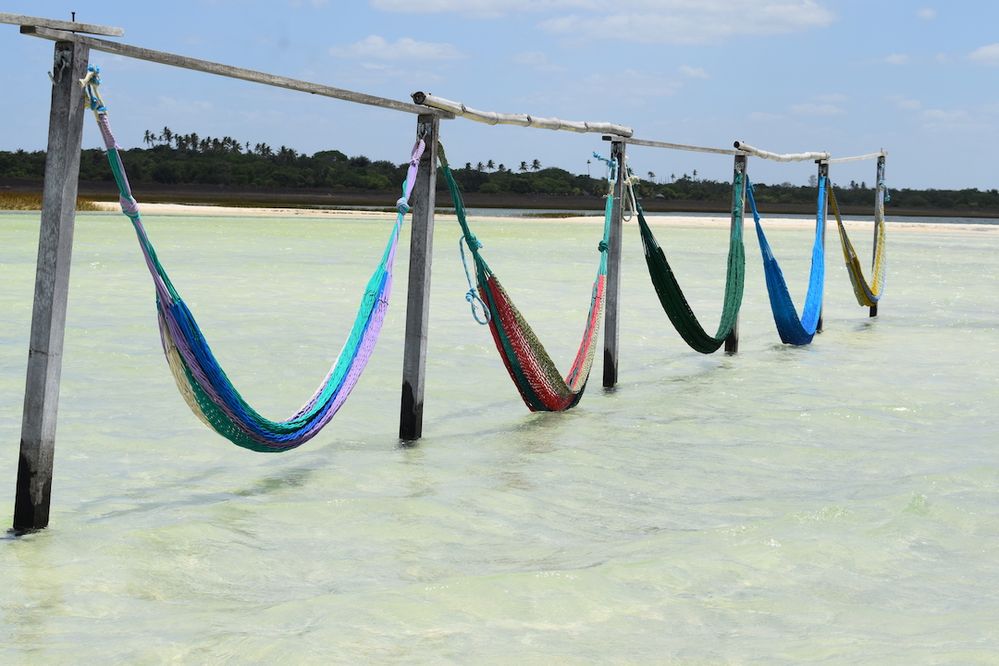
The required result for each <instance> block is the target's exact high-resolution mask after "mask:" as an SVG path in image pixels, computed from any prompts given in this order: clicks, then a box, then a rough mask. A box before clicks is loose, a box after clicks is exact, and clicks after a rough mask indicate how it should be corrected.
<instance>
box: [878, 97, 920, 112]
mask: <svg viewBox="0 0 999 666" xmlns="http://www.w3.org/2000/svg"><path fill="white" fill-rule="evenodd" d="M885 99H886V100H888V101H889V102H891V103H892V104H894V105H895V107H896V108H898V109H901V110H903V111H918V110H919V109H921V108H923V104H922V102H920V101H919V100H918V99H909V98H907V97H903V96H901V95H889V96H888V97H886V98H885Z"/></svg>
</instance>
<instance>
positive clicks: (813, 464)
mask: <svg viewBox="0 0 999 666" xmlns="http://www.w3.org/2000/svg"><path fill="white" fill-rule="evenodd" d="M390 224H391V223H390V222H389V221H388V219H387V218H386V220H385V221H372V220H366V221H361V220H345V221H335V222H334V221H321V220H303V219H292V220H280V219H243V220H236V219H226V218H210V219H209V218H205V219H197V218H183V217H156V216H150V217H149V218H148V220H147V226H148V228H149V232H150V235H151V237H152V239H153V241H154V243H155V244H156V246H157V249H158V250H159V253H160V257H161V259H162V260H163V262H164V264H165V265H166V266H167V267H168V270H170V271H171V275H172V277H173V279H174V282H175V284H176V285H177V286H178V288H179V289H180V290H181V292H182V293H183V294H184V295H185V297H186V299H187V301H188V303H189V305H190V306H191V308H192V309H193V310H194V312H195V313H196V314H197V315H198V317H199V321H200V323H201V325H202V328H203V329H204V330H205V332H206V334H207V335H208V336H209V339H210V340H211V342H212V344H213V347H214V348H215V350H216V352H217V354H218V355H219V357H220V358H221V360H222V362H223V363H224V364H225V365H226V366H227V368H228V369H229V371H230V376H231V377H232V378H233V380H234V381H235V382H236V384H237V385H238V386H239V387H240V389H241V390H242V391H243V392H244V395H246V396H247V397H248V398H249V399H250V400H251V401H252V402H254V403H255V404H256V405H258V406H259V408H260V409H261V410H262V411H264V412H265V413H267V414H270V415H273V416H284V415H287V414H290V413H291V412H293V411H294V410H295V409H296V408H297V407H298V404H299V403H300V402H301V401H302V400H304V399H305V398H306V397H307V396H308V395H310V394H311V391H312V389H313V388H314V385H315V384H317V383H318V382H319V381H320V380H321V379H322V377H323V375H324V373H325V370H326V368H327V367H328V366H329V364H330V362H331V361H332V359H333V357H334V356H335V354H336V352H337V350H338V349H339V345H340V343H341V342H342V337H343V335H344V334H345V332H346V330H347V328H348V327H349V325H350V323H351V321H352V319H353V314H354V309H355V307H356V305H357V300H358V298H359V295H360V291H361V289H362V288H363V285H364V282H365V280H366V279H367V276H368V274H369V273H370V270H371V268H372V266H373V264H374V261H375V260H376V257H377V256H378V254H379V252H380V250H381V247H382V245H383V243H384V239H385V236H386V235H387V233H388V229H389V226H390ZM476 231H477V232H478V234H479V236H480V237H481V238H482V240H483V242H484V243H485V250H484V252H485V253H486V256H487V258H488V259H489V261H490V265H491V266H492V267H493V269H494V270H495V271H496V272H497V274H498V275H499V276H500V278H501V279H502V280H503V281H504V284H505V285H506V287H507V288H508V290H509V291H510V292H511V295H512V296H513V298H514V299H515V300H516V302H517V303H518V305H519V306H520V307H521V309H522V310H523V311H524V312H525V314H526V315H527V316H528V317H529V319H530V320H531V322H532V324H533V325H534V327H535V330H536V331H537V332H538V334H539V335H540V336H541V337H542V339H543V340H544V341H545V343H546V345H547V347H548V349H549V350H550V351H551V352H552V354H553V356H554V357H555V358H557V359H561V360H562V363H563V365H566V366H567V365H568V364H569V362H570V360H571V356H572V354H573V352H574V350H575V347H576V345H577V344H578V341H579V335H580V333H581V331H582V328H583V325H584V318H585V315H586V308H587V306H588V304H589V290H590V285H591V281H592V278H593V273H594V271H595V269H596V261H597V252H596V243H597V241H598V240H599V236H600V228H599V226H598V225H596V224H576V225H571V224H565V223H561V222H557V221H544V222H538V221H523V220H504V221H502V222H491V223H480V224H478V225H476ZM657 233H658V235H659V238H660V242H661V243H662V244H663V245H664V247H666V248H667V251H668V252H669V253H670V255H671V259H672V260H673V262H674V264H675V269H676V270H677V273H678V275H679V276H680V278H681V281H682V283H683V284H684V286H685V288H686V289H687V290H688V293H689V295H690V296H691V300H692V303H693V305H694V307H695V309H696V310H697V311H698V312H700V313H703V316H704V319H705V320H706V322H708V323H707V324H706V327H708V328H713V326H714V322H715V321H716V317H717V310H718V307H719V306H720V302H721V287H722V284H723V281H724V257H725V252H726V247H725V245H726V234H725V231H724V230H721V229H718V228H714V229H712V228H701V229H696V228H667V227H658V228H657ZM856 235H857V238H856V239H855V240H856V242H857V244H858V245H859V246H860V247H861V251H862V252H869V251H870V246H869V241H870V238H869V234H868V233H866V232H865V233H863V234H859V233H858V234H856ZM457 237H458V232H457V229H456V227H455V225H454V224H453V223H452V222H450V221H448V220H446V219H439V220H438V229H437V234H436V238H435V249H436V250H437V257H436V258H437V262H436V264H435V271H434V278H433V280H434V282H433V301H432V306H431V322H430V338H429V362H428V375H427V393H426V413H425V425H424V435H425V436H424V439H423V440H421V441H420V443H419V445H418V446H416V447H414V448H403V447H400V446H399V443H398V440H397V439H396V433H397V419H398V410H399V387H400V381H401V375H400V373H401V369H400V367H401V359H402V330H403V326H404V307H402V306H403V305H404V303H405V298H404V295H405V288H406V285H405V282H406V279H405V278H406V275H405V274H406V266H407V263H406V255H407V249H408V234H407V236H406V237H404V238H403V242H402V245H401V251H400V256H399V262H398V264H397V269H398V275H397V283H396V289H395V293H394V305H393V307H392V308H391V309H390V312H389V315H388V318H387V320H386V324H385V329H384V332H383V336H382V340H381V341H380V343H379V347H378V349H377V351H376V353H375V355H374V357H373V358H372V361H371V363H370V365H369V367H368V370H367V372H366V374H365V376H364V378H363V379H362V380H361V382H360V384H359V386H358V387H357V389H356V390H355V392H354V395H353V397H352V398H351V400H350V401H348V403H347V405H346V406H345V408H344V409H343V411H342V412H341V413H340V414H339V415H338V417H337V418H336V419H335V420H334V421H333V423H332V424H331V425H330V426H329V427H328V428H327V429H326V430H325V431H324V433H323V434H321V435H320V436H319V437H317V438H316V439H314V440H313V441H312V442H310V443H308V444H306V445H305V446H304V447H302V448H300V449H297V450H295V451H293V452H290V453H286V454H281V455H266V454H254V453H250V452H247V451H244V450H242V449H238V448H236V447H234V446H232V445H230V444H229V443H228V442H226V441H225V440H223V439H220V438H218V437H217V436H215V435H213V434H212V433H211V432H209V431H208V430H206V429H205V428H204V427H203V426H202V425H201V424H200V423H199V422H198V421H197V420H196V419H195V418H194V417H193V416H192V415H191V414H190V412H189V411H188V410H187V407H186V406H185V405H184V403H183V401H182V400H181V398H180V397H179V395H178V394H177V392H176V390H175V388H174V386H173V384H172V379H171V377H170V375H169V373H168V372H167V369H166V366H165V363H164V361H163V358H162V355H161V352H160V351H159V340H158V333H157V330H156V323H155V310H154V305H153V295H152V289H151V286H150V284H149V282H148V278H147V276H146V275H145V274H144V271H145V267H144V265H143V264H142V262H141V259H140V256H139V253H138V249H137V247H136V245H135V241H134V238H133V237H132V236H131V232H130V230H129V228H128V224H127V221H126V220H124V219H123V218H122V217H120V216H112V215H97V214H86V215H81V216H80V217H79V218H78V224H77V235H76V245H75V254H74V257H73V261H74V263H73V275H72V286H71V294H70V305H69V316H68V332H67V340H66V349H65V361H64V369H63V390H62V398H61V403H60V412H59V426H58V443H57V449H56V467H55V480H54V490H53V510H52V522H51V527H50V529H48V530H46V531H44V532H41V533H37V534H34V535H30V536H27V537H23V538H20V539H14V538H12V537H9V536H8V537H6V538H4V537H2V536H0V571H2V572H3V581H4V584H3V585H2V586H0V662H3V663H11V662H13V663H20V662H23V663H39V664H42V663H44V664H49V663H92V662H96V661H98V660H101V661H113V662H123V663H159V662H164V661H167V662H169V661H176V662H181V663H192V662H193V663H206V662H207V663H219V662H229V661H232V662H236V663H242V662H253V663H258V662H277V661H281V662H289V663H330V662H333V663H358V662H372V661H373V662H386V661H405V662H433V663H551V662H557V663H590V662H595V661H596V662H617V663H664V662H665V663H684V664H687V663H694V664H701V663H703V664H709V663H710V664H716V663H765V664H774V663H807V662H822V663H878V664H887V663H897V664H910V663H960V664H967V663H995V662H996V660H997V659H999V635H997V632H996V628H995V627H996V620H997V618H999V591H997V590H999V558H997V557H996V555H997V553H999V504H997V502H996V497H997V492H999V451H997V449H999V434H997V432H999V415H997V413H996V410H995V405H996V404H999V386H997V382H996V376H997V368H996V360H995V359H996V358H997V356H999V335H997V327H999V288H997V287H999V262H997V260H996V256H997V252H999V233H996V232H995V227H992V228H989V227H980V228H979V229H978V230H976V231H958V230H952V231H947V230H943V231H918V232H916V231H903V230H899V228H898V227H893V228H891V229H890V231H889V243H890V245H889V253H890V254H889V262H890V263H889V282H888V294H887V296H886V297H885V301H884V303H883V304H882V306H881V316H880V317H878V318H877V319H874V320H871V319H869V318H868V317H867V312H866V310H865V309H862V308H859V307H857V306H856V304H855V302H854V301H853V296H852V292H851V289H850V286H849V281H848V279H847V276H846V273H845V270H844V269H843V268H842V265H841V262H840V261H839V254H838V253H839V249H838V246H832V245H830V248H829V250H828V253H827V257H828V261H829V270H828V275H827V299H826V306H825V329H826V330H825V332H823V333H822V334H821V335H820V336H818V337H817V339H816V341H815V343H814V344H813V345H811V346H809V347H805V348H789V347H785V346H782V345H780V344H779V342H778V338H777V335H776V332H775V330H774V327H773V324H772V321H771V320H770V315H769V310H768V306H767V299H766V292H765V288H764V280H763V276H762V272H761V270H760V266H759V256H758V250H757V249H756V247H755V244H754V243H755V241H754V239H753V238H752V237H751V236H747V241H748V242H749V243H751V244H749V245H747V255H748V257H749V264H748V274H747V293H746V299H745V303H744V306H743V315H742V320H741V350H740V353H739V354H738V355H737V356H734V357H726V356H723V355H717V356H701V355H698V354H695V353H693V352H690V351H688V350H687V349H686V348H685V347H684V346H683V343H682V341H680V339H679V338H678V336H677V335H676V334H675V333H673V332H672V330H671V328H670V325H669V322H668V321H667V320H666V318H665V316H664V315H663V314H662V312H661V310H660V309H659V305H658V302H657V300H656V297H655V293H654V291H653V289H652V287H651V286H650V284H649V282H648V280H647V277H646V274H645V267H644V261H643V259H642V256H641V244H640V241H639V239H638V232H637V229H636V228H635V227H634V226H633V225H629V226H628V227H627V228H626V232H625V242H626V244H625V248H624V252H625V256H624V262H625V263H624V271H623V276H622V280H623V284H622V302H623V305H622V308H623V309H622V323H621V369H620V385H619V387H618V388H617V389H616V390H615V391H613V392H604V391H603V390H602V389H601V388H600V365H599V361H598V363H597V365H596V367H595V369H594V377H593V380H592V381H591V384H590V388H589V389H588V392H587V395H586V396H585V397H584V399H583V401H582V402H581V403H580V405H579V407H578V408H577V409H575V410H573V411H572V412H569V413H565V414H530V413H529V412H527V411H526V409H525V408H524V407H523V404H522V403H521V401H520V399H519V397H518V395H517V393H516V391H515V389H514V387H513V385H512V384H511V383H510V381H509V379H508V377H507V376H506V374H505V371H504V370H503V368H502V365H501V362H500V361H499V359H498V357H497V356H496V354H495V350H494V349H493V347H492V341H491V339H490V338H489V334H488V332H487V330H486V329H485V328H482V327H479V326H477V325H476V324H474V323H473V322H472V321H471V318H470V316H469V314H468V311H467V305H466V304H465V301H464V297H463V294H464V291H465V289H466V288H467V287H466V286H465V285H464V277H463V276H462V274H461V267H460V262H459V260H458V258H457V248H456V245H457ZM770 240H771V243H772V244H773V246H774V251H775V253H777V255H778V257H779V258H780V259H781V260H782V263H783V265H784V268H785V273H786V275H787V278H788V282H789V285H790V286H791V289H792V293H793V294H794V295H795V296H796V297H797V298H802V297H803V295H804V291H805V288H806V282H807V277H806V276H807V271H808V265H807V261H808V256H809V248H810V234H809V232H808V231H806V230H796V229H784V228H774V229H773V231H772V232H771V236H770ZM829 240H830V241H831V242H834V241H835V236H834V234H833V233H832V232H831V233H830V236H829ZM36 242H37V216H35V215H30V214H6V215H2V216H0V312H3V313H4V317H3V325H2V326H0V343H2V344H0V443H2V445H0V451H2V452H3V455H2V456H0V523H4V524H8V525H9V524H10V516H11V512H12V507H13V490H14V480H15V476H16V461H17V442H18V438H19V432H20V414H21V401H22V399H23V390H24V369H25V361H26V357H27V354H26V349H27V336H28V327H29V321H30V311H31V296H32V290H33V280H34V260H35V245H36Z"/></svg>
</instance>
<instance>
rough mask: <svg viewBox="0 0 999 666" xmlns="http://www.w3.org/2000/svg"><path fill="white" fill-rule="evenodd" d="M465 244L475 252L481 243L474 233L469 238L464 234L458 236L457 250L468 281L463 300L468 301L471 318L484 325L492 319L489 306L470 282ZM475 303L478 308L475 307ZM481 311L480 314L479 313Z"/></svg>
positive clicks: (470, 276) (470, 275)
mask: <svg viewBox="0 0 999 666" xmlns="http://www.w3.org/2000/svg"><path fill="white" fill-rule="evenodd" d="M465 245H468V249H469V250H471V251H472V252H477V251H478V250H479V249H480V248H481V247H482V243H480V242H479V239H478V238H476V237H475V236H474V235H473V236H471V238H470V239H466V238H465V236H464V235H462V236H459V237H458V251H459V252H460V253H461V266H462V268H464V269H465V281H466V282H468V291H467V292H466V293H465V301H466V302H467V303H468V307H470V308H471V310H472V319H474V320H475V321H476V322H477V323H478V324H481V325H482V326H485V325H486V324H488V323H489V321H490V320H491V319H492V315H491V314H490V313H489V308H487V307H486V304H485V303H484V302H483V301H482V298H481V297H480V296H479V292H478V291H476V290H475V286H474V285H473V284H472V274H471V272H470V271H469V270H468V261H467V260H466V259H465ZM476 305H477V306H478V308H476ZM480 311H481V313H482V314H481V316H480V315H479V313H480Z"/></svg>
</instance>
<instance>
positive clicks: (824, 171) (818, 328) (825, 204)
mask: <svg viewBox="0 0 999 666" xmlns="http://www.w3.org/2000/svg"><path fill="white" fill-rule="evenodd" d="M815 163H816V164H818V165H819V182H822V179H823V178H825V179H826V188H827V189H828V188H830V187H832V183H830V182H829V162H828V160H827V159H822V160H815ZM821 206H822V259H823V260H825V256H826V226H827V225H826V218H827V217H828V216H829V195H828V194H827V195H826V196H825V198H824V199H823V200H822V204H821ZM825 300H826V296H825V289H823V294H822V303H821V304H820V305H819V321H818V323H817V324H816V325H815V332H816V333H821V332H822V311H823V310H824V309H825Z"/></svg>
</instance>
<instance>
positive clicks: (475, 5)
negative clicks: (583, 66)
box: [371, 0, 596, 18]
mask: <svg viewBox="0 0 999 666" xmlns="http://www.w3.org/2000/svg"><path fill="white" fill-rule="evenodd" d="M594 4H596V3H594V2H591V1H589V0H419V1H416V0H371V6H372V7H374V8H375V9H380V10H382V11H386V12H399V13H405V14H443V13H448V12H453V13H456V14H470V15H472V16H478V17H482V18H494V17H497V16H504V15H506V14H516V13H522V12H528V11H530V12H539V11H545V10H547V9H566V8H570V9H577V8H579V9H585V8H588V7H591V6H593V5H594Z"/></svg>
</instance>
